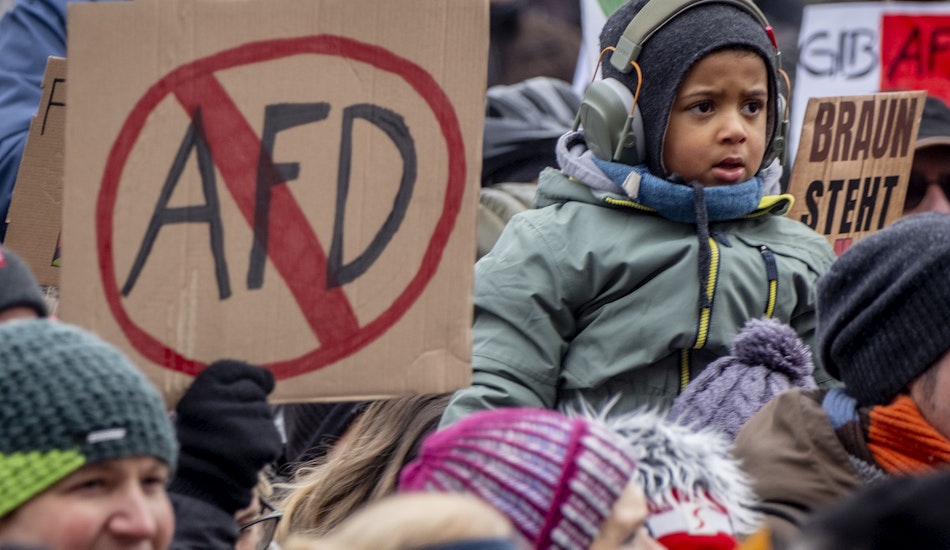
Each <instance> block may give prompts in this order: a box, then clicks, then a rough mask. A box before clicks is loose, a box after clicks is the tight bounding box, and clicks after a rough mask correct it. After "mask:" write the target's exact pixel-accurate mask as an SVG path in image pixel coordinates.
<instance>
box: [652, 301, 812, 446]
mask: <svg viewBox="0 0 950 550" xmlns="http://www.w3.org/2000/svg"><path fill="white" fill-rule="evenodd" d="M813 371H814V365H813V364H812V361H811V352H810V351H809V350H808V346H806V345H805V344H804V343H803V342H802V341H801V340H799V338H798V335H797V334H795V330H794V329H793V328H792V327H790V326H788V325H786V324H785V323H782V322H781V321H778V320H776V319H770V318H761V319H752V320H749V321H747V322H746V324H745V325H744V326H743V327H742V330H741V331H739V334H738V335H737V336H736V338H735V340H733V342H732V347H731V349H730V352H729V355H726V356H725V357H721V358H720V359H717V360H716V361H714V362H712V363H710V364H709V366H707V367H706V369H705V370H703V372H702V373H700V375H699V376H697V377H696V378H694V379H693V381H691V382H690V383H689V385H688V386H686V389H684V390H683V393H681V394H680V395H679V396H677V397H676V400H675V401H673V406H672V407H671V408H670V410H669V413H668V415H667V418H668V419H670V420H671V421H675V422H679V423H680V424H683V425H685V426H689V427H690V428H693V429H702V428H713V429H715V430H717V431H719V432H720V433H722V434H724V435H726V436H727V437H728V438H729V440H730V441H732V440H734V439H735V438H736V434H738V433H739V429H740V428H742V425H743V424H745V422H746V420H748V419H749V418H750V417H751V416H752V415H753V414H755V413H756V412H758V410H759V409H761V408H762V407H763V406H764V405H765V404H766V403H768V402H769V401H770V400H771V399H772V398H773V397H775V396H776V395H778V394H779V393H780V392H783V391H785V390H787V389H789V388H803V389H811V388H814V387H816V386H815V381H814V379H812V376H811V374H812V372H813Z"/></svg>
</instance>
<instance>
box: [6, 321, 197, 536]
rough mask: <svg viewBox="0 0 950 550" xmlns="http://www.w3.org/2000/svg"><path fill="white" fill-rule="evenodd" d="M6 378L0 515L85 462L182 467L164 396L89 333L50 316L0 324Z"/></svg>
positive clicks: (119, 356) (110, 347)
mask: <svg viewBox="0 0 950 550" xmlns="http://www.w3.org/2000/svg"><path fill="white" fill-rule="evenodd" d="M0 380H2V383H0V517H3V516H5V515H6V514H8V513H9V512H10V511H12V510H15V509H16V508H18V507H19V506H20V505H21V504H23V503H25V502H27V501H28V500H30V499H31V498H33V497H34V496H35V495H37V494H39V493H41V492H42V491H44V490H45V489H46V488H48V487H49V486H51V485H53V484H54V483H56V482H57V481H59V480H61V479H63V478H64V477H66V476H67V475H69V474H70V473H72V472H74V471H76V470H78V469H79V468H81V467H83V466H84V465H86V464H91V463H93V462H98V461H102V460H111V459H117V458H124V457H132V456H140V455H148V456H154V457H156V458H158V459H160V460H162V461H164V462H165V463H167V464H168V465H169V466H170V467H172V468H174V466H175V461H176V458H177V452H178V448H177V443H176V442H175V435H174V431H173V429H172V425H171V422H170V421H169V419H168V415H167V414H166V412H165V407H164V404H163V402H162V398H161V396H159V394H158V392H157V391H156V389H155V388H154V387H153V386H152V385H151V384H150V383H149V382H148V380H147V379H146V378H145V377H144V376H143V375H142V374H141V373H140V372H139V371H138V370H136V368H135V367H133V366H132V364H131V363H130V362H129V360H128V359H126V358H125V357H124V356H123V355H122V354H121V353H119V352H118V351H117V350H116V349H115V348H113V347H112V346H110V345H109V344H107V343H105V342H103V341H102V340H100V339H99V338H98V337H96V336H95V335H93V334H91V333H89V332H86V331H84V330H82V329H80V328H78V327H74V326H71V325H67V324H65V323H60V322H56V321H51V320H49V319H30V320H16V321H10V322H7V323H2V324H0ZM51 520H55V518H51Z"/></svg>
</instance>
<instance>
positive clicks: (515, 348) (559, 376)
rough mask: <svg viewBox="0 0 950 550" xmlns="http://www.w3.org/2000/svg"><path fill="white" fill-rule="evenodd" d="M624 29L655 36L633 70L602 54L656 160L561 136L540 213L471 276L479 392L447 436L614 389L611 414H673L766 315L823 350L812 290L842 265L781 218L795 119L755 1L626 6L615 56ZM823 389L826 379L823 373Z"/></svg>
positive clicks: (544, 177)
mask: <svg viewBox="0 0 950 550" xmlns="http://www.w3.org/2000/svg"><path fill="white" fill-rule="evenodd" d="M647 12H650V13H647ZM658 13H659V14H660V17H659V18H657V14H658ZM641 14H642V15H644V17H643V18H641V17H639V15H641ZM655 19H659V22H657V21H656V20H655ZM631 20H633V21H634V23H633V24H631ZM628 24H630V25H631V27H633V28H636V27H640V28H641V32H643V34H644V35H648V37H647V39H646V40H641V41H640V45H641V46H642V51H640V52H639V56H638V57H636V59H635V60H634V61H633V62H631V63H628V64H626V65H629V67H626V68H629V69H631V70H630V72H626V73H624V72H621V71H620V70H618V69H617V68H615V67H614V66H613V65H612V64H611V63H609V62H607V61H606V60H608V59H610V54H609V53H605V55H604V59H605V61H604V63H603V64H602V73H603V76H604V77H605V79H607V80H605V82H604V83H610V82H613V83H615V84H616V86H612V89H616V88H622V89H623V90H621V91H623V93H625V94H628V95H630V96H631V99H634V98H635V100H634V101H633V102H632V103H634V104H635V105H636V106H637V109H639V113H640V114H639V115H638V116H639V117H642V124H643V127H642V135H639V134H640V132H639V131H637V132H635V134H634V135H635V136H636V139H638V140H639V141H640V142H641V143H642V145H643V155H642V157H641V158H639V159H634V158H631V157H632V156H633V155H631V154H629V152H628V151H635V150H636V147H634V148H633V149H629V150H628V149H625V148H624V147H625V145H626V144H627V143H628V142H630V141H633V140H631V139H630V136H629V135H620V136H617V135H616V134H611V135H612V136H614V137H613V138H611V139H615V140H616V142H617V143H619V145H617V143H614V142H611V143H609V144H604V143H602V142H603V138H602V137H601V133H600V132H597V131H595V130H598V129H599V128H595V127H594V125H593V124H585V120H584V118H583V117H579V123H580V125H581V126H583V128H581V129H580V130H577V131H572V132H568V133H566V134H565V135H564V136H562V137H561V139H560V140H559V142H558V145H557V156H558V163H559V166H560V169H554V168H548V169H545V170H544V171H543V172H542V173H541V175H540V178H539V185H538V191H537V195H536V198H535V206H536V207H537V208H536V209H534V210H529V211H527V212H523V213H520V214H518V215H516V216H514V217H513V218H512V219H511V221H510V222H509V223H508V224H507V226H506V228H505V230H504V232H503V234H502V235H501V236H500V238H499V240H498V242H497V244H496V245H495V246H494V248H493V249H492V251H491V252H490V253H489V254H488V255H486V256H485V257H484V258H483V259H481V260H480V261H479V262H478V264H477V265H476V272H475V291H474V305H475V320H474V326H473V354H472V365H473V379H472V385H471V387H469V388H466V389H463V390H460V391H459V392H457V393H456V394H455V395H454V397H453V399H452V401H451V403H450V404H449V407H448V409H447V411H446V414H445V415H444V416H443V419H442V423H441V425H442V426H447V425H449V424H451V423H453V422H455V421H456V420H458V419H459V418H461V417H463V416H465V415H467V414H469V413H471V412H474V411H477V410H482V409H490V408H496V407H511V406H530V407H542V408H554V407H557V406H558V404H559V403H560V402H561V401H562V400H564V399H565V398H566V397H568V396H576V395H577V394H579V395H580V397H581V398H583V399H584V400H585V401H586V402H588V403H590V404H592V405H593V406H595V407H597V408H600V407H601V406H602V405H603V404H605V403H606V402H608V401H609V400H611V399H613V398H615V397H616V396H619V399H618V402H617V403H616V404H615V405H614V406H613V407H612V409H611V411H612V413H613V414H621V413H624V412H627V411H630V410H634V409H637V408H639V407H642V406H645V405H648V406H653V407H656V408H658V409H661V410H665V409H667V408H669V406H670V404H671V402H672V400H673V399H674V398H675V397H676V395H677V394H678V393H679V392H680V391H682V389H683V388H684V387H685V386H686V385H687V384H688V382H689V380H690V379H691V378H692V377H694V376H696V375H698V374H699V373H700V372H701V371H702V370H703V369H704V368H705V366H706V365H708V364H709V363H711V362H712V361H714V360H715V359H717V358H719V357H720V356H723V355H726V354H727V353H728V351H729V345H730V343H731V342H732V339H733V337H734V336H735V334H736V333H737V332H738V331H739V329H740V328H741V327H742V326H743V324H744V323H745V322H746V321H748V320H750V319H753V318H756V317H761V316H763V315H764V316H768V317H775V318H777V319H779V320H781V321H783V322H786V323H788V324H790V325H791V326H792V327H793V328H794V329H795V330H796V332H797V333H798V335H799V336H801V338H802V339H803V340H804V341H805V342H806V343H807V344H810V343H811V340H812V336H813V332H814V328H815V314H814V302H815V281H816V280H817V278H818V277H819V275H821V274H822V273H823V272H824V271H825V270H826V269H827V268H828V266H829V265H830V264H831V261H832V260H833V258H834V254H833V252H832V251H831V249H830V247H829V246H828V244H827V242H826V241H825V239H824V238H823V237H821V236H820V235H818V234H817V233H815V232H813V231H812V230H811V229H809V228H808V227H806V226H805V225H804V224H802V223H800V222H797V221H794V220H790V219H788V218H786V217H784V214H785V213H786V212H787V211H788V208H789V207H790V205H791V202H792V198H791V197H790V196H788V195H770V194H769V193H770V192H775V191H777V189H778V188H779V185H778V178H779V177H780V174H781V165H780V164H779V163H778V161H777V160H774V159H773V157H775V155H776V153H777V152H778V150H777V149H778V147H777V145H778V144H779V143H780V142H781V141H782V138H783V136H782V135H781V134H782V128H783V127H784V125H783V119H782V118H780V117H783V115H785V114H786V113H785V112H784V109H783V107H782V106H781V105H780V100H779V88H778V78H777V75H778V74H779V73H778V70H779V61H778V50H777V47H776V45H775V43H774V41H773V40H772V38H771V36H772V35H771V33H770V27H768V26H767V22H766V21H765V19H764V17H763V16H762V15H761V13H760V12H759V11H758V9H757V8H756V7H755V6H754V5H753V4H752V3H751V2H701V3H700V2H675V3H673V2H668V1H661V0H649V1H648V0H631V1H629V2H627V3H626V4H624V5H622V6H621V7H620V8H619V9H618V10H617V11H616V12H615V13H614V14H613V15H612V16H611V17H610V19H609V20H608V21H607V23H606V25H605V26H604V28H603V30H602V32H601V46H602V48H605V49H608V50H609V49H611V48H613V47H615V46H617V45H618V43H620V42H621V35H623V34H624V32H625V30H626V29H627V28H628ZM644 25H647V26H648V27H650V28H651V29H652V31H653V32H652V34H650V33H649V32H646V31H642V27H643V26H644ZM633 32H634V33H636V31H633ZM625 40H627V39H625ZM622 66H623V65H622ZM640 74H642V77H640V76H638V75H640ZM598 89H600V90H602V87H601V88H598ZM584 103H585V105H582V107H581V113H584V112H585V111H584V110H585V108H591V109H594V110H596V109H597V108H599V107H598V105H596V104H595V103H597V102H596V98H594V97H591V96H590V94H586V95H585V99H584ZM627 109H629V112H633V108H632V107H630V106H627V105H625V106H624V109H623V110H622V111H621V112H620V117H619V118H620V119H621V122H622V119H623V118H624V117H625V116H626V114H627ZM616 118H617V117H616V116H613V117H611V116H609V115H608V116H607V117H605V119H606V120H607V123H608V124H609V123H611V122H612V121H615V120H616ZM605 151H607V153H606V154H605ZM614 151H616V152H615V154H613V155H611V154H610V152H614ZM815 379H816V381H817V382H818V383H819V384H823V383H825V382H827V381H828V380H829V378H828V377H827V375H826V374H825V373H824V371H823V370H822V369H821V368H820V366H818V367H817V368H816V371H815Z"/></svg>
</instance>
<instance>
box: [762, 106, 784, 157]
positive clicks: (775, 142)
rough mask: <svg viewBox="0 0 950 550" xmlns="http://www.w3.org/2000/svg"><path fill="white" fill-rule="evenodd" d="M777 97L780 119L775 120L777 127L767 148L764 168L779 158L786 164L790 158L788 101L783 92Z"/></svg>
mask: <svg viewBox="0 0 950 550" xmlns="http://www.w3.org/2000/svg"><path fill="white" fill-rule="evenodd" d="M777 98H778V101H777V103H778V119H777V120H776V121H775V124H776V128H775V132H774V133H773V135H772V141H771V142H770V143H769V146H768V149H766V150H765V159H764V161H763V162H762V167H763V168H764V167H766V166H768V165H769V164H772V161H773V160H775V159H778V162H779V164H781V165H782V166H785V161H786V160H787V159H788V155H787V151H786V150H785V148H786V145H787V143H788V109H787V105H788V103H787V101H786V99H785V96H783V95H782V94H778V96H777Z"/></svg>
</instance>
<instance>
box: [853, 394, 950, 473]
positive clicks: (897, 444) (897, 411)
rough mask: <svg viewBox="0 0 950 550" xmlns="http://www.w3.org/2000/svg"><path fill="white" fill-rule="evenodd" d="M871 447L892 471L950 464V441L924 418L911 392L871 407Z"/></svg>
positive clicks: (931, 468)
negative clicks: (885, 403)
mask: <svg viewBox="0 0 950 550" xmlns="http://www.w3.org/2000/svg"><path fill="white" fill-rule="evenodd" d="M868 449H869V450H870V451H871V454H872V455H874V459H875V460H876V461H877V463H878V464H879V465H880V466H881V467H882V468H884V470H886V471H887V472H889V473H892V474H916V473H921V472H926V471H929V470H933V469H935V468H940V467H948V466H950V441H947V439H946V438H944V437H943V436H942V435H940V433H939V432H937V430H935V429H934V428H933V427H932V426H931V425H930V424H928V423H927V421H926V420H924V417H923V416H921V414H920V410H919V409H917V404H916V403H914V401H913V400H912V399H911V398H910V396H908V395H901V396H898V397H897V399H895V400H894V401H893V402H891V404H890V405H884V406H878V407H873V408H872V409H871V413H870V425H869V426H868Z"/></svg>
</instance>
